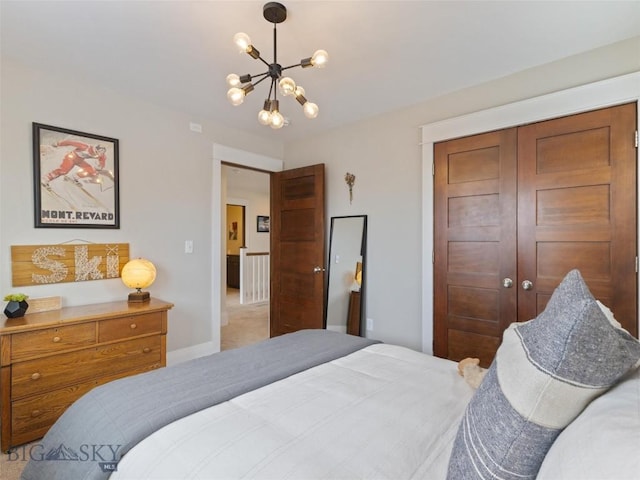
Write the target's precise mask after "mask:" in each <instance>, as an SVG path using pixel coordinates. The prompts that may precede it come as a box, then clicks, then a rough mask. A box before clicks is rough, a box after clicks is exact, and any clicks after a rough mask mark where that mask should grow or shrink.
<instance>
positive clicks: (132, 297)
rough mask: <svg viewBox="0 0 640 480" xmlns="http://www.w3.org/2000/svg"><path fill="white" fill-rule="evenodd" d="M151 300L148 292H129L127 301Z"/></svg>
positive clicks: (140, 301) (141, 301)
mask: <svg viewBox="0 0 640 480" xmlns="http://www.w3.org/2000/svg"><path fill="white" fill-rule="evenodd" d="M149 300H151V295H149V292H131V293H130V294H129V303H143V302H148V301H149Z"/></svg>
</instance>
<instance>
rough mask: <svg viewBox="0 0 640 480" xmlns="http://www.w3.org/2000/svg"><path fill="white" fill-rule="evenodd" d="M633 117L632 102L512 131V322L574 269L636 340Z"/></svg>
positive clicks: (530, 313)
mask: <svg viewBox="0 0 640 480" xmlns="http://www.w3.org/2000/svg"><path fill="white" fill-rule="evenodd" d="M636 118H637V117H636V104H635V103H634V104H627V105H622V106H617V107H611V108H606V109H602V110H597V111H593V112H588V113H582V114H578V115H572V116H569V117H564V118H559V119H555V120H549V121H545V122H540V123H535V124H531V125H527V126H523V127H520V128H519V129H518V273H519V274H518V292H519V293H518V320H519V321H526V320H529V319H531V318H534V317H535V316H536V315H537V314H538V313H540V312H541V311H542V310H543V309H544V307H545V306H546V304H547V301H548V300H549V298H550V296H551V293H552V292H553V290H554V289H555V287H556V286H557V285H558V284H559V283H560V281H561V280H562V278H563V277H564V275H565V274H566V273H567V272H568V271H569V270H571V269H573V268H578V269H579V270H580V272H581V273H582V276H583V277H584V279H585V281H586V283H587V285H588V286H589V289H590V290H591V292H592V293H593V295H594V296H595V297H596V298H597V299H599V300H600V301H601V302H603V303H604V304H605V305H607V306H608V307H609V308H611V310H612V311H613V313H614V315H615V317H616V319H617V320H618V321H619V322H620V323H621V324H622V325H623V327H624V328H625V329H627V330H628V331H629V332H631V334H633V335H635V336H636V337H637V336H638V328H637V322H638V321H637V311H636V310H637V307H636V305H637V298H636V296H637V293H636V292H637V274H636V270H635V269H636V254H637V253H636V245H637V238H636V232H637V224H636V210H637V208H636V206H637V198H636V160H635V159H636V148H635V140H634V134H635V131H636ZM527 280H528V281H530V282H532V287H531V289H530V290H524V289H523V287H522V282H523V281H527Z"/></svg>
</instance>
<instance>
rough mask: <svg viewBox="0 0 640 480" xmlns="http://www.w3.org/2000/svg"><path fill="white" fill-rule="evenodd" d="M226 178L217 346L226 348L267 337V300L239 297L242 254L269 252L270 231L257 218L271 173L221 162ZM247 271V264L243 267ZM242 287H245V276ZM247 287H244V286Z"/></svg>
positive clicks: (265, 211)
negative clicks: (221, 318)
mask: <svg viewBox="0 0 640 480" xmlns="http://www.w3.org/2000/svg"><path fill="white" fill-rule="evenodd" d="M222 171H223V178H224V179H225V181H226V198H225V202H226V219H225V243H226V262H225V263H226V269H227V274H226V288H224V292H225V294H226V298H225V314H226V315H225V317H224V319H225V320H226V321H223V323H222V324H221V326H220V349H221V350H229V349H232V348H237V347H241V346H244V345H249V344H252V343H256V342H258V341H260V340H264V339H266V338H268V337H269V302H268V301H267V302H265V301H259V302H251V303H250V302H248V301H247V298H246V295H245V298H244V301H242V300H241V298H240V295H241V275H242V272H241V268H240V266H241V257H243V258H244V260H245V261H248V260H250V259H253V258H254V257H253V256H254V255H258V254H260V255H264V254H265V253H266V254H268V252H269V232H268V231H266V232H265V231H262V230H264V229H261V228H260V226H258V225H257V221H258V219H263V218H265V217H266V218H268V215H269V209H270V187H269V184H270V174H269V173H268V172H263V171H257V170H253V169H248V168H243V167H240V166H237V165H228V164H226V163H223V165H222ZM245 270H246V267H245ZM244 280H245V287H246V278H245V279H244ZM245 290H246V288H245Z"/></svg>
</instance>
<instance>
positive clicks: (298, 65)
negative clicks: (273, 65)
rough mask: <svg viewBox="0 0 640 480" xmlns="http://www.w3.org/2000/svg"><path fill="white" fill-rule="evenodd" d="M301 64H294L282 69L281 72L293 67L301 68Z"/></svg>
mask: <svg viewBox="0 0 640 480" xmlns="http://www.w3.org/2000/svg"><path fill="white" fill-rule="evenodd" d="M301 66H302V63H296V64H295V65H289V66H288V67H282V70H288V69H290V68H293V67H301Z"/></svg>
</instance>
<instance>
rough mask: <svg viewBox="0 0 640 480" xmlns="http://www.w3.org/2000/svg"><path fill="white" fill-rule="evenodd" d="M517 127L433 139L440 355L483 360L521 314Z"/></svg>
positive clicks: (436, 333)
mask: <svg viewBox="0 0 640 480" xmlns="http://www.w3.org/2000/svg"><path fill="white" fill-rule="evenodd" d="M516 134H517V131H516V129H515V128H512V129H508V130H503V131H500V132H491V133H485V134H482V135H475V136H472V137H467V138H461V139H457V140H451V141H448V142H443V143H438V144H436V145H435V152H434V161H435V172H434V174H435V179H434V184H435V198H434V208H435V212H434V213H435V215H434V221H435V242H434V245H435V259H434V272H435V277H436V278H435V280H436V281H435V283H434V285H435V292H434V294H435V298H434V309H435V312H434V330H435V331H434V354H435V355H437V356H440V357H445V358H451V359H453V360H461V359H462V358H465V357H478V358H480V359H481V361H482V365H483V366H485V365H487V364H488V363H490V362H491V359H493V355H494V354H495V351H496V350H497V348H498V345H499V344H500V341H501V339H502V332H503V330H504V329H505V328H506V327H507V326H508V325H509V324H510V323H511V322H512V321H513V320H514V319H515V317H516V294H517V293H516V290H517V289H516V288H513V287H514V285H513V283H512V284H509V279H511V281H512V282H515V279H516V275H517V272H516ZM504 282H507V283H506V285H507V286H504Z"/></svg>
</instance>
